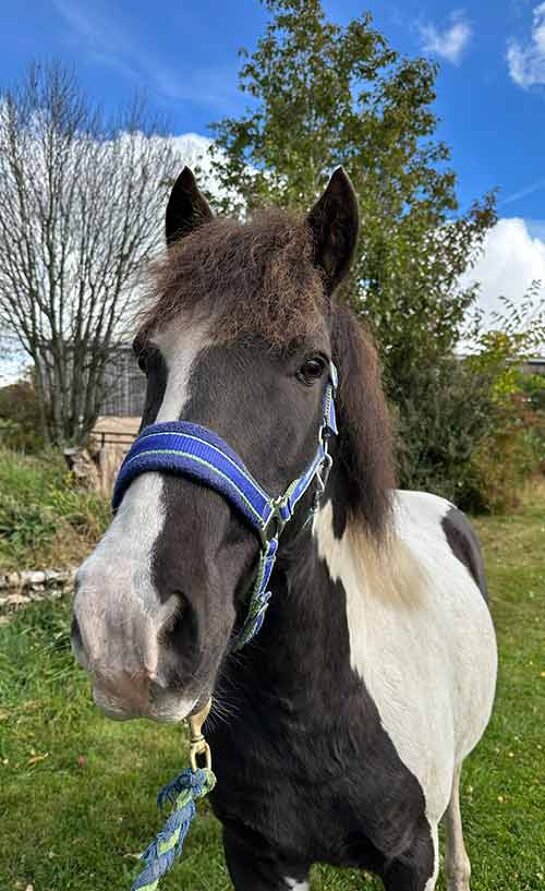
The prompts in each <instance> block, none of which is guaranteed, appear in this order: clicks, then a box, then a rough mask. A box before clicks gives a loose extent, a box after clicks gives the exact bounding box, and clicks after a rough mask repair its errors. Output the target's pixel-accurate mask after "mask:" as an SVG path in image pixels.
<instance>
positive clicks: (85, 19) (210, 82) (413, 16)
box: [0, 0, 545, 234]
mask: <svg viewBox="0 0 545 891" xmlns="http://www.w3.org/2000/svg"><path fill="white" fill-rule="evenodd" d="M541 7H543V13H544V14H543V19H544V21H545V4H539V3H532V2H528V0H499V2H494V0H482V2H480V3H476V2H468V3H466V4H465V5H464V6H459V5H457V4H456V3H454V4H453V3H452V2H448V0H422V2H418V0H404V2H403V3H401V2H389V0H384V2H380V3H378V2H376V0H367V2H364V3H363V4H360V3H359V2H354V0H333V2H326V3H325V8H326V10H327V12H328V14H329V15H331V16H332V17H333V18H335V19H337V20H339V21H346V20H348V19H349V18H350V17H352V16H354V15H357V14H358V12H360V11H361V10H362V9H364V8H369V9H370V10H371V12H372V13H373V15H374V18H375V23H376V25H377V26H378V27H379V28H380V29H381V30H383V31H384V32H385V34H386V35H387V37H388V39H389V40H390V42H391V44H392V45H393V46H394V47H395V48H397V49H399V50H400V51H401V52H404V53H407V54H411V55H413V54H416V53H420V52H424V53H425V54H426V55H428V56H431V57H434V58H437V59H438V60H439V61H440V62H441V72H440V75H439V79H438V84H437V87H438V99H437V112H438V114H439V115H440V117H441V119H442V122H441V126H440V131H439V132H440V135H441V136H442V137H443V138H444V139H446V141H447V142H448V143H449V144H450V146H451V147H452V151H453V161H454V165H455V167H456V169H457V171H458V173H459V178H460V182H459V195H460V200H461V203H462V205H463V206H467V204H468V203H469V202H471V200H472V198H474V197H475V196H478V195H480V194H482V193H483V192H484V191H485V190H486V189H489V188H492V187H494V186H499V187H500V189H501V193H500V199H499V202H500V205H499V207H500V211H501V212H502V214H503V213H505V214H509V215H515V216H521V217H524V218H525V219H527V220H529V221H540V220H542V219H545V210H544V208H543V203H544V201H545V156H544V152H543V142H542V130H543V125H544V123H545V87H544V86H542V85H541V84H540V83H539V80H540V79H541V81H543V82H544V83H545V24H544V27H543V31H540V29H539V10H540V8H541ZM536 9H537V13H536ZM0 16H1V20H0V84H4V85H5V84H7V83H10V82H12V81H14V80H16V79H17V78H19V77H20V76H21V74H22V72H23V70H24V68H25V66H26V65H27V63H28V62H29V60H31V59H33V58H41V57H43V56H47V55H49V56H59V57H61V58H63V59H66V60H69V61H71V62H73V63H74V64H75V66H76V68H77V70H78V73H79V75H80V77H81V80H82V82H83V84H84V86H85V88H86V89H87V90H88V91H89V93H90V94H91V95H92V96H93V97H94V98H96V100H97V101H99V102H100V103H101V104H103V105H106V106H111V107H115V106H116V105H118V104H119V102H120V101H121V102H122V101H123V100H124V99H126V98H127V97H129V96H130V95H132V94H133V92H134V90H135V89H139V90H144V91H145V92H146V94H147V96H148V99H149V102H150V104H151V106H152V107H153V108H154V109H155V110H156V111H157V112H159V113H160V114H161V115H164V116H165V117H166V119H167V121H168V124H169V126H170V128H171V129H172V131H173V132H175V133H183V132H187V131H195V132H198V133H206V132H207V125H208V123H209V122H210V121H212V120H215V119H217V118H220V117H221V116H223V115H224V114H231V113H233V112H237V111H238V110H240V109H241V108H242V107H243V105H244V101H245V100H244V97H243V96H241V95H240V94H239V93H238V91H237V67H238V59H237V49H238V48H239V47H240V46H242V45H244V46H247V47H252V46H253V45H254V44H255V40H256V38H257V35H258V34H259V32H260V29H261V27H262V24H263V21H264V11H263V8H262V7H261V6H260V4H259V3H258V2H257V0H235V2H233V0H231V2H225V0H223V2H222V0H202V2H196V0H185V2H179V0H178V2H171V0H155V2H149V0H146V2H142V0H131V2H128V0H124V2H119V0H118V2H105V0H25V3H24V4H23V3H22V2H21V0H2V2H1V6H0ZM532 29H533V30H532ZM510 48H511V49H510ZM509 52H510V55H511V62H510V63H509V61H508V58H507V56H508V53H509ZM540 52H541V59H540ZM540 63H541V68H540ZM510 69H511V70H510ZM517 78H518V82H516V81H517ZM536 80H537V81H538V82H537V83H536V82H535V81H536ZM532 228H533V227H532ZM538 232H539V234H542V230H539V223H536V234H538Z"/></svg>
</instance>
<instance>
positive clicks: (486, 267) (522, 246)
mask: <svg viewBox="0 0 545 891" xmlns="http://www.w3.org/2000/svg"><path fill="white" fill-rule="evenodd" d="M528 225H529V224H528V223H527V222H526V221H525V220H523V219H520V218H519V217H505V218H502V219H500V220H499V221H498V222H497V223H496V225H495V226H494V228H493V229H491V230H490V232H489V233H488V235H487V236H486V239H485V243H484V250H483V253H482V255H481V256H480V258H479V259H478V261H477V263H476V265H475V267H474V268H473V269H472V270H471V272H468V273H466V274H465V275H464V276H463V277H462V283H463V284H469V283H473V282H475V281H477V282H481V289H480V295H479V300H478V305H479V306H480V307H481V308H482V309H483V310H484V313H485V318H486V317H488V318H489V317H490V315H491V313H492V312H493V311H494V310H498V309H501V306H500V302H499V299H498V298H499V297H500V296H504V297H509V298H510V299H511V300H513V301H514V302H516V303H517V302H519V301H520V300H521V298H522V297H523V296H524V294H525V292H526V291H527V290H528V288H529V287H530V285H531V284H532V283H533V282H534V281H539V282H541V284H542V288H541V292H542V294H543V296H544V297H545V240H544V239H543V238H539V237H533V236H532V234H531V233H530V231H529V229H528ZM530 226H531V229H532V232H534V233H535V232H540V233H543V234H545V231H544V229H545V227H543V224H542V223H540V221H532V222H531V223H530Z"/></svg>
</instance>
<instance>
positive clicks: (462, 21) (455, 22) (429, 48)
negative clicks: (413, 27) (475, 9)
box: [418, 13, 472, 65]
mask: <svg viewBox="0 0 545 891" xmlns="http://www.w3.org/2000/svg"><path fill="white" fill-rule="evenodd" d="M449 22H450V24H447V25H445V27H444V28H438V27H437V26H436V25H434V24H432V23H431V22H426V23H423V24H420V25H419V26H418V29H419V31H420V37H421V41H422V49H423V50H424V52H426V53H432V54H433V55H434V56H439V57H440V58H441V59H446V61H447V62H451V63H452V64H453V65H458V64H459V63H460V61H461V58H462V53H463V52H464V50H465V48H466V46H467V44H468V43H469V41H470V39H471V35H472V29H471V25H470V24H469V22H468V21H467V19H466V18H465V17H464V16H463V15H462V14H461V13H454V14H453V15H451V17H450V19H449Z"/></svg>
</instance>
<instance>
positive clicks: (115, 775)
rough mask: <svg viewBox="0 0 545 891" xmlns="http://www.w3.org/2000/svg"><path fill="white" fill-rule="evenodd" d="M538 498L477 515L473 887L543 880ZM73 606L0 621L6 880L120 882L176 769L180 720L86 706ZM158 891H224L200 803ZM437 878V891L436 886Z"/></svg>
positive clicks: (180, 756)
mask: <svg viewBox="0 0 545 891" xmlns="http://www.w3.org/2000/svg"><path fill="white" fill-rule="evenodd" d="M544 503H545V502H544V499H543V493H541V495H540V497H539V498H536V499H535V501H534V502H533V503H530V504H528V505H526V506H525V509H524V510H523V511H521V512H520V513H518V514H517V515H515V516H513V517H509V518H505V517H497V518H496V517H494V518H489V517H487V518H485V519H483V520H481V521H479V523H478V531H479V533H480V536H481V539H482V540H483V541H484V550H485V558H486V564H487V574H488V579H489V587H490V591H491V604H492V611H493V614H494V620H495V623H496V627H497V629H498V633H499V644H500V652H501V660H500V675H499V684H498V698H497V702H496V707H495V710H494V715H493V718H492V722H491V724H490V727H489V729H488V730H487V732H486V734H485V737H484V740H483V741H482V743H480V745H479V746H478V748H477V750H476V752H475V753H474V754H473V755H471V757H470V758H469V759H468V761H466V764H465V767H464V772H463V774H462V811H463V816H464V827H465V838H466V844H467V847H468V851H469V855H470V857H471V860H472V866H473V884H474V887H475V888H476V889H478V891H540V889H543V888H544V887H545V858H544V849H543V838H544V837H545V794H544V787H543V783H542V776H541V773H542V771H541V764H542V759H543V746H544V741H543V732H542V724H543V722H542V715H543V712H544V710H545V679H544V678H543V677H542V676H541V675H542V669H543V664H542V656H543V647H544V643H545V626H544V619H543V616H544V611H545V560H544V552H543V549H540V548H536V546H535V543H536V540H538V539H539V537H540V536H541V535H542V529H543V527H544V526H545V510H544V506H543V505H544ZM69 622H70V616H69V604H68V603H61V604H59V603H55V604H48V603H42V604H36V605H34V606H31V607H29V608H28V609H25V610H24V611H21V612H19V613H18V614H16V616H15V617H14V618H12V619H11V621H10V622H8V623H7V624H5V625H0V701H1V703H2V706H1V708H2V711H1V712H0V784H1V788H2V795H1V796H0V820H1V822H2V833H1V834H0V887H1V888H2V889H4V888H5V889H9V891H11V889H13V891H24V889H25V888H26V887H27V886H28V885H30V884H31V885H33V887H34V888H35V889H36V891H42V889H43V891H97V889H105V888H108V889H109V891H127V889H128V888H129V887H130V885H131V881H132V880H134V878H135V876H136V873H137V870H138V867H137V863H136V855H137V853H138V852H139V851H142V850H143V849H144V847H145V846H146V844H147V843H148V842H149V841H150V840H151V837H152V835H153V833H154V832H156V831H157V830H158V829H159V827H160V824H161V818H160V816H159V814H158V813H157V810H156V806H155V796H156V793H157V791H158V789H159V788H161V786H162V785H163V784H164V783H165V782H167V781H168V780H169V779H171V778H172V777H173V776H174V775H175V774H176V773H177V772H178V771H179V770H180V769H181V768H182V767H183V766H184V764H186V759H187V749H186V743H185V738H184V737H183V736H182V737H181V736H180V729H179V728H178V727H167V726H158V725H153V724H150V723H149V722H141V721H132V722H128V723H121V724H120V723H117V722H113V721H108V720H107V719H105V718H103V717H102V716H101V715H100V714H99V712H98V711H97V709H96V708H95V707H94V706H93V704H92V701H91V696H90V690H89V683H88V680H87V678H86V676H85V675H84V673H83V672H82V671H81V670H80V669H78V668H77V667H76V665H75V664H74V660H73V658H72V656H71V653H70V649H69V642H68V629H69ZM161 887H162V888H164V889H165V891H174V889H178V891H229V889H230V888H231V884H230V882H229V878H228V875H227V869H226V866H225V862H224V859H223V854H222V851H221V844H220V828H219V825H218V823H217V821H216V820H215V819H214V818H213V816H212V814H211V812H210V809H209V807H208V806H207V805H206V804H205V806H204V807H201V806H199V816H198V818H197V819H196V820H195V822H194V824H193V826H192V828H191V831H190V833H189V835H188V839H187V843H186V847H185V851H184V857H183V860H182V861H181V862H180V863H179V864H178V865H177V866H176V867H175V869H174V870H173V872H172V873H171V874H170V876H168V877H167V878H166V880H165V881H164V883H162V884H161ZM311 887H312V889H313V891H358V889H365V891H379V888H380V887H381V886H380V883H379V882H378V881H375V880H373V879H371V878H370V877H364V876H362V874H361V873H360V872H359V871H357V870H353V869H350V870H339V869H332V868H330V867H325V866H319V867H316V868H315V869H314V870H313V871H312V878H311ZM445 887H446V884H445V882H444V879H443V877H441V878H440V880H439V884H438V891H445Z"/></svg>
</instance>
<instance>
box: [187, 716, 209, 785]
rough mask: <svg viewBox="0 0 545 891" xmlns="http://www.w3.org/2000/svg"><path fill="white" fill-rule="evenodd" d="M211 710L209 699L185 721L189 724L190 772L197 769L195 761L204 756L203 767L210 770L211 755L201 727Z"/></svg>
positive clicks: (197, 764) (197, 765)
mask: <svg viewBox="0 0 545 891" xmlns="http://www.w3.org/2000/svg"><path fill="white" fill-rule="evenodd" d="M211 708H212V700H211V699H209V700H208V702H207V703H206V705H205V706H204V708H203V709H201V711H200V712H197V714H196V715H190V716H189V718H187V719H186V720H187V723H188V724H189V762H190V764H191V768H192V770H198V769H199V763H198V760H197V759H198V756H199V755H203V756H204V766H205V767H206V768H208V770H211V769H212V753H211V751H210V746H209V745H208V743H207V742H206V740H205V738H204V734H203V732H202V725H203V724H204V722H205V721H206V719H207V717H208V715H209V714H210V709H211Z"/></svg>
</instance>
